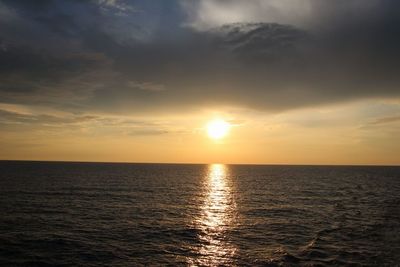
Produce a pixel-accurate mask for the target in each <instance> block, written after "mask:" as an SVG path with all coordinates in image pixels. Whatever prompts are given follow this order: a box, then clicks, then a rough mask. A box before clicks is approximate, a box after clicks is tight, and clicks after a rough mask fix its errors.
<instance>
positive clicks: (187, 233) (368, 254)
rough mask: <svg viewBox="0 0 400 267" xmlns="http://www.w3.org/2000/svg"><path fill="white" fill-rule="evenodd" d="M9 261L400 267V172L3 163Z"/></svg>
mask: <svg viewBox="0 0 400 267" xmlns="http://www.w3.org/2000/svg"><path fill="white" fill-rule="evenodd" d="M0 214H1V215H0V265H1V266H399V263H400V167H372V166H371V167H365V166H273V165H269V166H256V165H220V164H214V165H179V164H111V163H63V162H13V161H2V162H0Z"/></svg>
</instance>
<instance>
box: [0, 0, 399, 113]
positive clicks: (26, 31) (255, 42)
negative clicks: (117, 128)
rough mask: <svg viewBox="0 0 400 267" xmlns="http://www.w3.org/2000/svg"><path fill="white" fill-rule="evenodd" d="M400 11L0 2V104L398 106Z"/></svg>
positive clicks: (382, 6)
mask: <svg viewBox="0 0 400 267" xmlns="http://www.w3.org/2000/svg"><path fill="white" fill-rule="evenodd" d="M398 10H400V4H399V3H398V1H395V0H382V1H376V0H366V1H365V0H363V1H360V0H350V1H349V0H348V1H320V0H319V1H317V0H309V1H300V0H299V1H282V0H281V1H277V0H271V1H258V0H253V1H236V0H231V1H217V0H202V1H183V2H182V1H176V2H175V1H151V3H150V1H117V0H115V1H94V0H93V1H77V0H76V1H51V0H43V1H35V4H33V3H32V2H30V1H15V0H13V1H7V0H3V1H0V15H1V16H0V32H1V34H0V62H1V64H0V99H1V102H2V103H9V104H21V105H37V106H48V107H51V108H54V109H58V110H63V111H66V112H70V113H73V114H89V113H100V112H101V113H123V114H142V113H165V112H167V113H174V112H181V111H187V110H195V109H202V108H206V107H223V106H234V107H245V108H249V109H257V110H262V111H267V112H275V111H282V110H289V109H294V108H299V107H308V106H318V105H324V104H331V103H337V102H341V101H352V100H357V99H364V98H391V97H395V98H398V97H399V95H400V90H399V84H400V77H399V75H398V73H399V67H398V61H399V59H400V57H399V56H400V55H399V51H398V49H397V48H398V47H399V46H400V37H399V36H400V21H399V20H400V14H399V11H398Z"/></svg>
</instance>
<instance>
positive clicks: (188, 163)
mask: <svg viewBox="0 0 400 267" xmlns="http://www.w3.org/2000/svg"><path fill="white" fill-rule="evenodd" d="M6 161H8V162H12V161H14V162H49V163H93V164H95V163H100V164H160V165H161V164H165V165H213V164H222V165H253V166H332V167H335V166H337V167H341V166H343V167H346V166H347V167H358V166H359V167H400V164H397V165H395V164H319V163H314V164H309V163H221V162H213V163H198V162H133V161H89V160H88V161H86V160H83V161H81V160H36V159H0V162H6Z"/></svg>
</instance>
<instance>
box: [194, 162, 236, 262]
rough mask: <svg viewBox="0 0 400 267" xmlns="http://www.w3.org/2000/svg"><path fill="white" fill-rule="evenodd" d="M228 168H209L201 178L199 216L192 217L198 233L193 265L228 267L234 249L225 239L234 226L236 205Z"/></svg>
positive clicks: (215, 165) (217, 166)
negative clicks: (195, 256)
mask: <svg viewBox="0 0 400 267" xmlns="http://www.w3.org/2000/svg"><path fill="white" fill-rule="evenodd" d="M228 171H229V170H228V167H227V166H226V165H223V164H212V165H209V166H208V172H207V175H206V177H205V179H204V183H203V186H204V200H203V205H202V206H201V212H200V216H199V217H198V218H194V221H193V223H194V225H195V227H197V228H198V230H200V231H199V232H200V234H199V240H200V243H201V246H200V247H199V248H198V249H197V250H198V251H196V254H198V255H199V257H197V258H196V259H190V260H189V264H190V265H192V266H199V265H200V266H219V265H229V264H230V263H232V261H233V257H234V255H235V253H236V248H235V247H234V246H233V245H231V244H230V243H229V241H228V240H227V235H226V234H227V231H229V230H230V229H232V228H233V226H234V224H235V217H236V216H235V215H236V204H235V199H234V194H233V188H232V181H231V180H230V179H229V175H228Z"/></svg>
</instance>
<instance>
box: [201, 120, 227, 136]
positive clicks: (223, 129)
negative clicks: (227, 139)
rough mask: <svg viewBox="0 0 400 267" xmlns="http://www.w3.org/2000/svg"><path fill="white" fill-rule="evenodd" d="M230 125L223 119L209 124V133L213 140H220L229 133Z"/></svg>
mask: <svg viewBox="0 0 400 267" xmlns="http://www.w3.org/2000/svg"><path fill="white" fill-rule="evenodd" d="M229 128H230V124H229V123H228V122H226V121H224V120H221V119H215V120H213V121H211V122H209V123H208V125H207V133H208V136H209V137H211V138H213V139H220V138H222V137H224V136H226V135H227V134H228V132H229Z"/></svg>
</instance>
